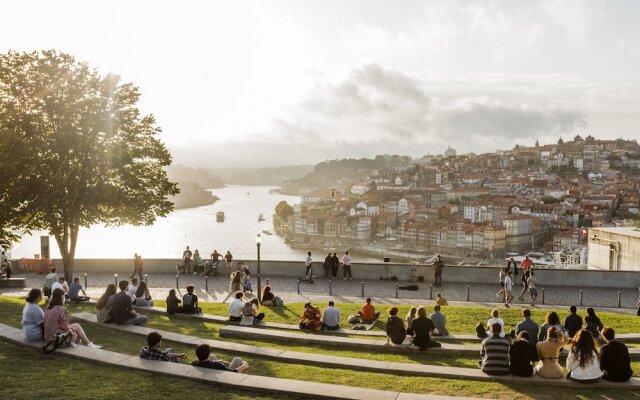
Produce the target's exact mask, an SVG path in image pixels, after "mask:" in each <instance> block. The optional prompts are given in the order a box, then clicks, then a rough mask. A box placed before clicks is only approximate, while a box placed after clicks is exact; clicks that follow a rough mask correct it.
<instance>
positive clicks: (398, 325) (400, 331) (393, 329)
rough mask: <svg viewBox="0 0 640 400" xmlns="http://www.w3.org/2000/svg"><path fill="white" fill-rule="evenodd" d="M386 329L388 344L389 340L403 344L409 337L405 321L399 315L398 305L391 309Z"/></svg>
mask: <svg viewBox="0 0 640 400" xmlns="http://www.w3.org/2000/svg"><path fill="white" fill-rule="evenodd" d="M385 331H386V332H387V344H389V341H391V343H393V344H402V343H404V341H405V339H406V338H407V331H406V329H405V328H404V321H403V320H402V318H399V317H398V307H391V308H390V309H389V318H387V324H386V326H385Z"/></svg>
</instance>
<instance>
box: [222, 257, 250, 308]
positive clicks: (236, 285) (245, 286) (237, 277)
mask: <svg viewBox="0 0 640 400" xmlns="http://www.w3.org/2000/svg"><path fill="white" fill-rule="evenodd" d="M236 292H242V293H246V292H249V293H253V286H252V285H251V271H249V267H247V266H246V265H242V267H241V269H240V270H239V271H233V272H231V274H230V275H229V293H227V297H225V298H224V300H222V303H223V304H224V303H226V302H227V300H229V299H230V298H231V297H233V296H235V294H236Z"/></svg>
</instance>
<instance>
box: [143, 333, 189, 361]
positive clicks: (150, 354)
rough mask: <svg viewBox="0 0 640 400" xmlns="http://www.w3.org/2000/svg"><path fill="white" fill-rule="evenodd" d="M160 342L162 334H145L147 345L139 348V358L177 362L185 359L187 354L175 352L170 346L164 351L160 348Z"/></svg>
mask: <svg viewBox="0 0 640 400" xmlns="http://www.w3.org/2000/svg"><path fill="white" fill-rule="evenodd" d="M161 344H162V335H161V334H159V333H158V332H151V333H149V334H148V335H147V346H144V347H143V348H142V350H140V358H143V359H145V360H155V361H170V362H179V361H180V360H186V359H187V355H186V354H184V353H176V352H175V351H174V350H173V349H172V348H171V347H169V348H167V349H166V350H165V351H162V350H160V345H161Z"/></svg>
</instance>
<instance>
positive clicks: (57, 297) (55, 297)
mask: <svg viewBox="0 0 640 400" xmlns="http://www.w3.org/2000/svg"><path fill="white" fill-rule="evenodd" d="M55 306H63V307H64V290H62V289H56V290H54V291H53V293H52V294H51V300H49V305H48V306H47V310H51V309H52V308H53V307H55Z"/></svg>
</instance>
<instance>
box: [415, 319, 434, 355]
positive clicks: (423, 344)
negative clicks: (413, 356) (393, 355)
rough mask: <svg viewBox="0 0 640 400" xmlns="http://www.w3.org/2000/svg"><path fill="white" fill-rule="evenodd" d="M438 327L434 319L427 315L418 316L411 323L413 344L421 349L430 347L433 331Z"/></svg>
mask: <svg viewBox="0 0 640 400" xmlns="http://www.w3.org/2000/svg"><path fill="white" fill-rule="evenodd" d="M434 329H436V326H435V324H434V323H433V321H432V320H430V319H429V318H426V317H418V318H416V319H414V320H413V322H412V323H411V330H412V331H413V344H414V345H415V346H418V347H420V348H421V349H424V348H427V347H429V341H430V340H431V331H432V330H434Z"/></svg>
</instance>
